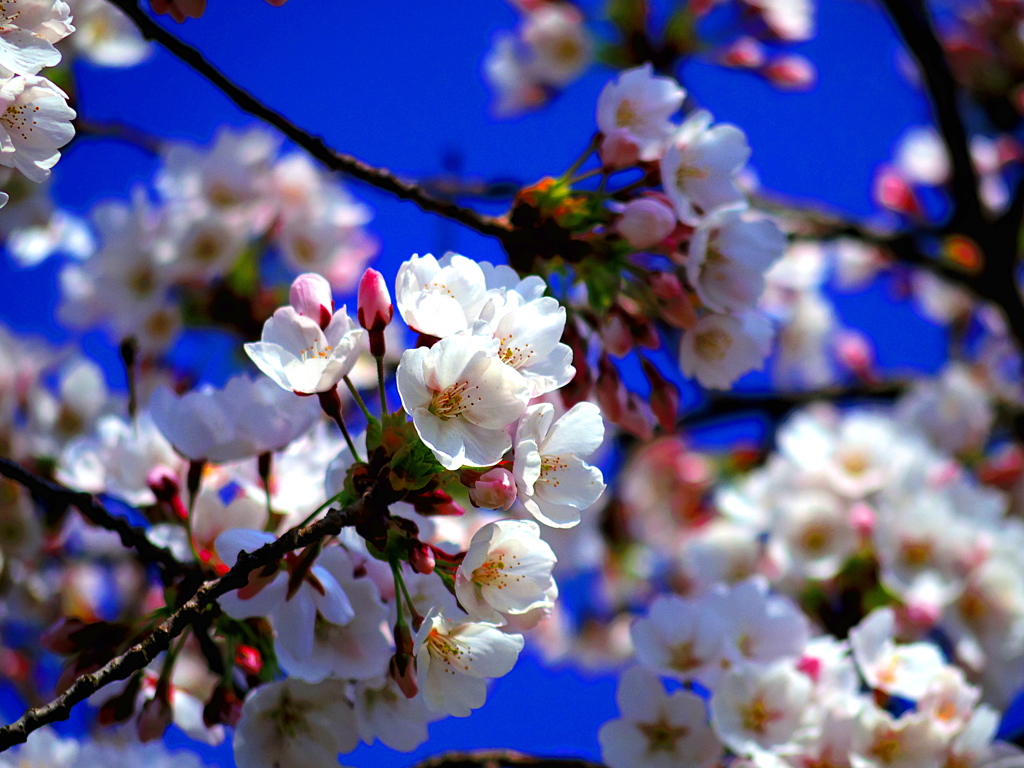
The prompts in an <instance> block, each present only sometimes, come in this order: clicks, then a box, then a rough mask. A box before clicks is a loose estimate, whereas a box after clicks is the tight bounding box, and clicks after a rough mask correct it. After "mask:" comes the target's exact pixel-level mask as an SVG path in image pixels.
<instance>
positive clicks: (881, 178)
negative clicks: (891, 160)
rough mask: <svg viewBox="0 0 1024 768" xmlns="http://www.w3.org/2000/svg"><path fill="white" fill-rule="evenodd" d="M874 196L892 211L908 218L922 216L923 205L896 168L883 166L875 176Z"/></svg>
mask: <svg viewBox="0 0 1024 768" xmlns="http://www.w3.org/2000/svg"><path fill="white" fill-rule="evenodd" d="M873 186H874V190H873V192H874V196H875V199H876V200H878V202H879V204H880V205H883V206H884V207H886V208H888V209H889V210H890V211H896V213H902V214H905V215H908V216H919V215H921V203H920V202H919V201H918V199H917V195H915V194H914V190H913V189H911V187H910V184H908V183H907V180H906V179H904V178H903V177H902V176H901V175H900V174H899V172H897V171H896V169H895V168H891V167H886V166H883V167H882V168H881V169H879V171H878V173H877V174H876V175H875V181H874V185H873Z"/></svg>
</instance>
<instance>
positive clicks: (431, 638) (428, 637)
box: [414, 611, 524, 717]
mask: <svg viewBox="0 0 1024 768" xmlns="http://www.w3.org/2000/svg"><path fill="white" fill-rule="evenodd" d="M523 642H524V641H523V636H522V635H507V634H505V633H504V632H502V631H501V630H499V629H498V628H497V627H495V626H494V625H493V624H486V623H481V622H462V623H458V622H454V621H451V620H449V619H446V618H444V617H443V616H441V615H439V614H437V613H436V612H433V611H432V612H431V613H430V614H429V615H428V616H427V617H426V618H425V619H424V620H423V625H422V626H421V627H420V629H419V631H418V632H417V633H416V644H415V651H414V652H415V656H416V677H417V680H418V681H419V687H420V693H421V694H422V695H423V698H424V701H425V702H426V704H427V706H428V707H429V708H430V709H432V710H433V711H435V712H446V713H448V714H449V715H452V716H453V717H468V716H469V714H470V712H472V710H474V709H478V708H480V707H482V706H483V704H484V701H485V700H486V698H487V682H486V680H487V678H491V677H502V676H503V675H506V674H508V673H509V672H510V671H511V670H512V667H513V666H515V663H516V660H517V659H518V657H519V652H520V651H521V650H522V649H523Z"/></svg>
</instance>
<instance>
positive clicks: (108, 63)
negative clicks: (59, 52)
mask: <svg viewBox="0 0 1024 768" xmlns="http://www.w3.org/2000/svg"><path fill="white" fill-rule="evenodd" d="M74 16H75V27H76V29H75V34H74V36H73V37H72V38H71V43H72V45H73V46H74V48H75V52H76V53H77V54H79V55H80V56H82V57H83V58H85V59H87V60H88V61H90V62H92V63H93V64H96V65H97V66H101V67H131V66H134V65H136V64H138V63H140V62H142V61H144V60H145V59H146V58H147V57H148V56H149V55H150V53H151V52H152V48H151V46H150V44H149V43H148V42H146V40H145V39H144V38H143V37H142V34H141V33H140V32H139V28H138V27H136V26H135V24H134V23H132V20H131V19H129V18H128V17H127V16H125V15H124V12H122V11H121V10H120V9H119V8H117V7H115V6H113V5H111V4H110V3H108V2H106V0H75V8H74Z"/></svg>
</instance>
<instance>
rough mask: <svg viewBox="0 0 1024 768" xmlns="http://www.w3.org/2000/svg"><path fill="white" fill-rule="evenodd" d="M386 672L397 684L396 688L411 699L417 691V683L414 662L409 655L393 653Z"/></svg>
mask: <svg viewBox="0 0 1024 768" xmlns="http://www.w3.org/2000/svg"><path fill="white" fill-rule="evenodd" d="M388 674H389V675H390V676H391V679H392V680H394V681H395V683H396V684H397V685H398V689H399V690H400V691H401V692H402V693H404V694H405V697H406V698H407V699H411V698H413V697H415V696H416V694H417V693H418V692H419V690H420V689H419V685H418V684H417V683H416V664H415V663H414V662H413V658H412V657H411V656H403V655H399V654H397V653H396V654H395V655H394V656H392V657H391V662H390V663H389V664H388Z"/></svg>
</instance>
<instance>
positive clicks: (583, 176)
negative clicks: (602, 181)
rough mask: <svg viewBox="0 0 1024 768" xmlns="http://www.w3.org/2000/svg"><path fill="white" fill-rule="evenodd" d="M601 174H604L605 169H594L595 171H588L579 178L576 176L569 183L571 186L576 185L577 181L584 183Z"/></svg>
mask: <svg viewBox="0 0 1024 768" xmlns="http://www.w3.org/2000/svg"><path fill="white" fill-rule="evenodd" d="M599 173H604V169H603V168H594V169H593V170H590V171H587V172H586V173H581V174H580V175H579V176H574V177H573V178H571V179H569V183H570V184H575V183H576V182H577V181H583V180H584V179H589V178H591V177H593V176H597V174H599Z"/></svg>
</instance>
